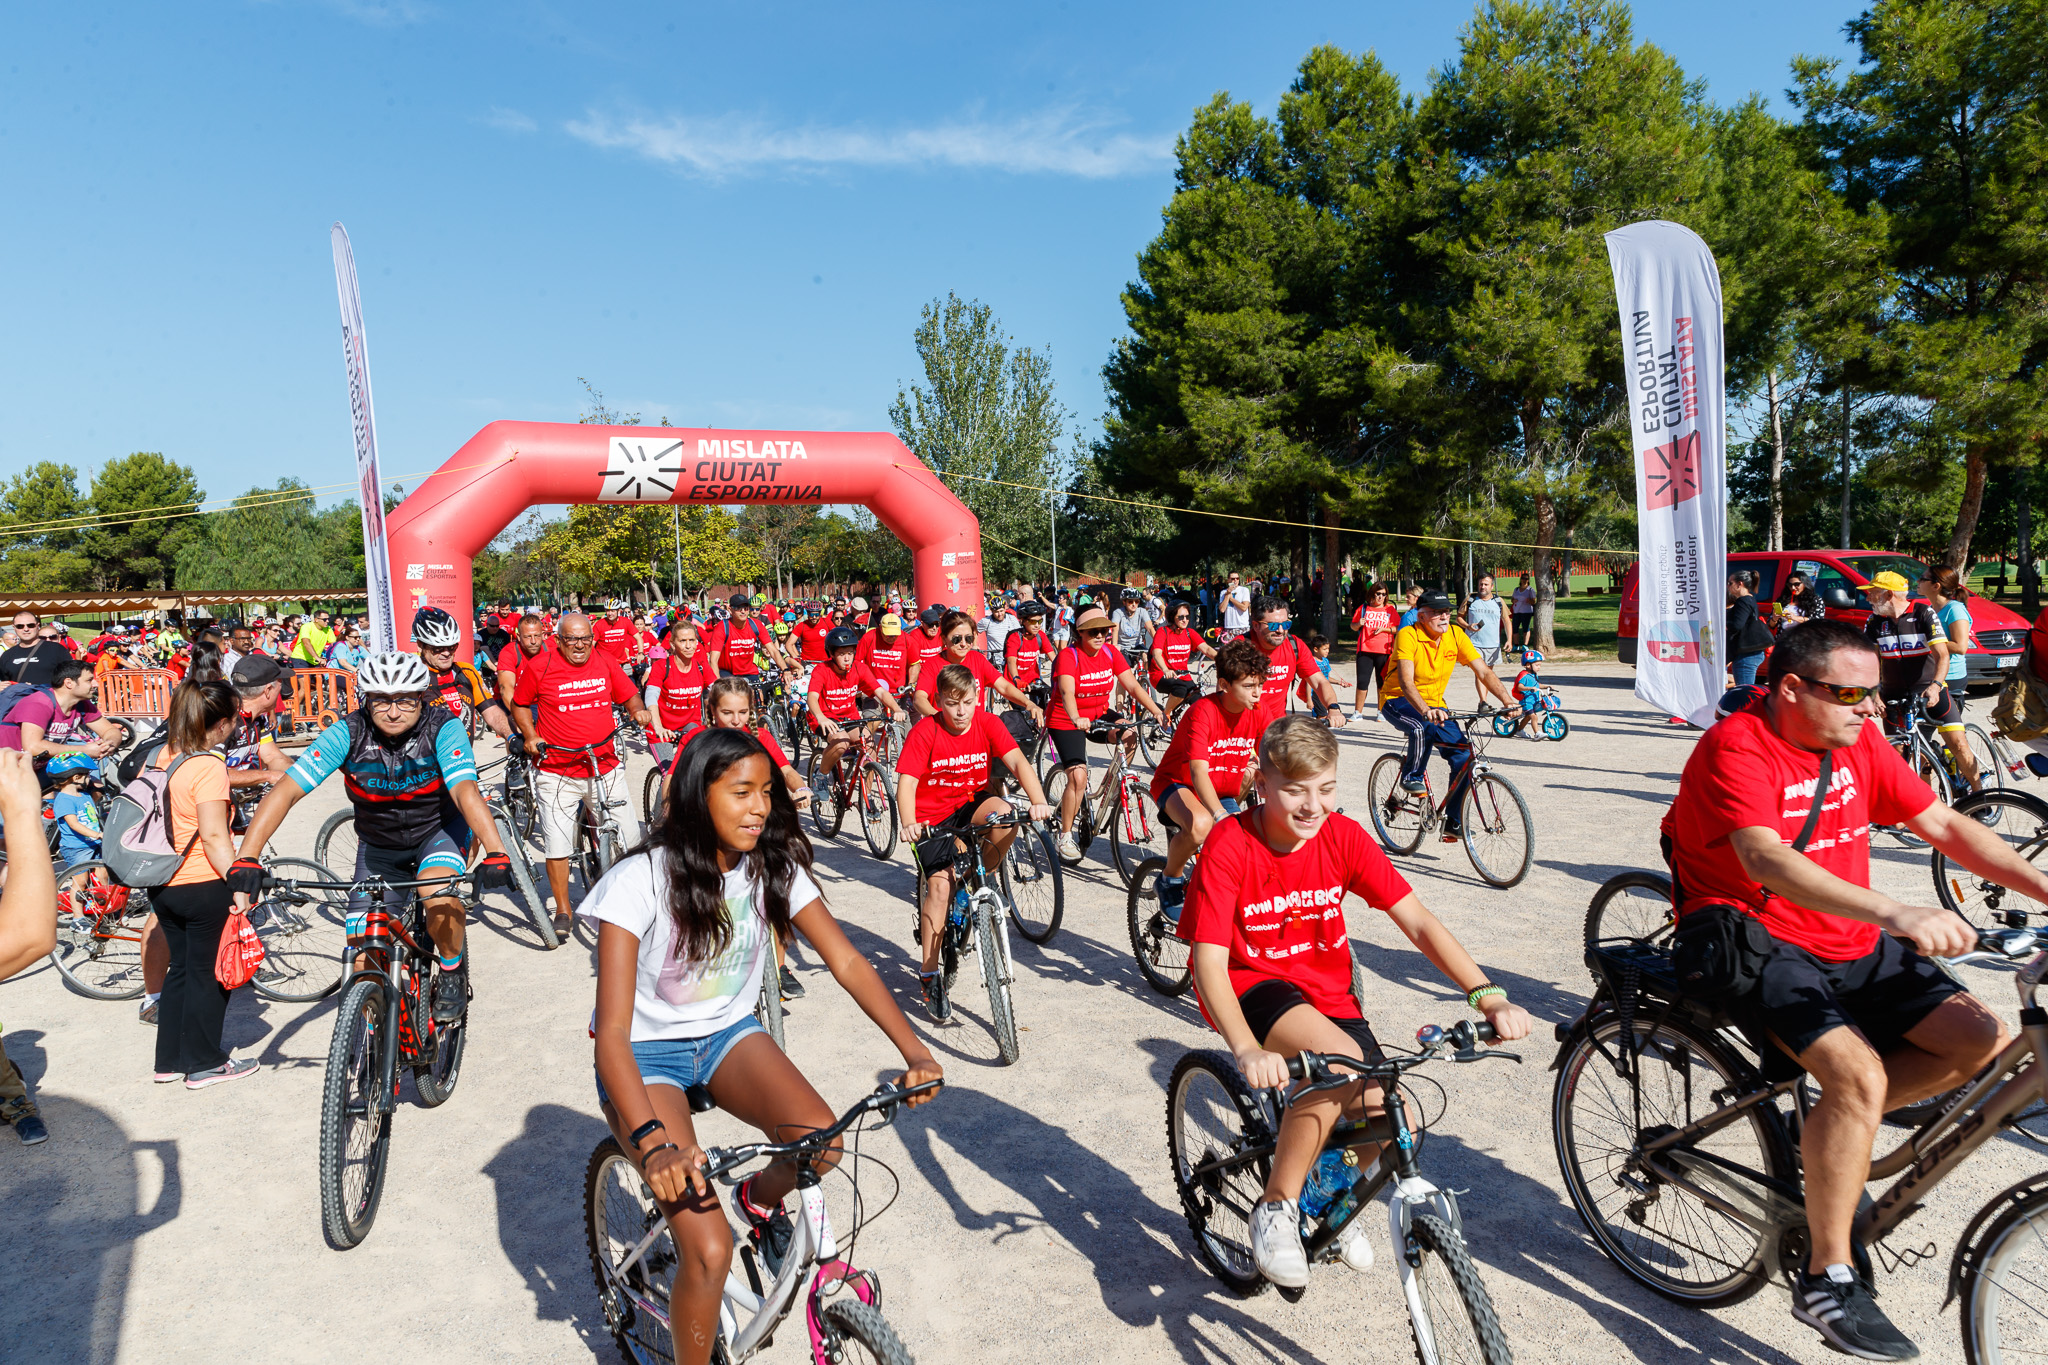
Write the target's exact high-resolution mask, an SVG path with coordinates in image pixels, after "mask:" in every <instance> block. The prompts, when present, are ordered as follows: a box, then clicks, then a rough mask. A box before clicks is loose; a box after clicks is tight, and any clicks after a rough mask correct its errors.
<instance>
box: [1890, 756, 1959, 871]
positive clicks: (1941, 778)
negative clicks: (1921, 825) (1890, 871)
mask: <svg viewBox="0 0 2048 1365" xmlns="http://www.w3.org/2000/svg"><path fill="white" fill-rule="evenodd" d="M1939 748H1940V746H1939V745H1938V744H1935V743H1933V742H1931V741H1929V740H1928V738H1927V737H1926V736H1925V735H1922V734H1919V733H1917V732H1916V733H1914V734H1913V735H1912V736H1911V738H1910V739H1909V740H1908V741H1907V743H1906V745H1905V748H1904V749H1903V751H1902V752H1901V754H1900V756H1901V757H1902V758H1904V759H1905V760H1906V766H1907V767H1909V768H1911V769H1912V770H1913V778H1914V780H1915V781H1917V782H1918V783H1919V784H1920V785H1921V786H1923V787H1925V788H1927V791H1928V794H1929V795H1930V796H1932V797H1933V798H1934V799H1935V800H1937V801H1939V802H1941V803H1942V804H1943V805H1944V806H1947V805H1953V804H1954V802H1955V797H1956V793H1955V791H1954V789H1953V788H1952V787H1951V786H1950V784H1949V768H1948V761H1947V758H1946V756H1945V755H1943V754H1941V753H1939V752H1937V750H1938V749H1939ZM1875 828H1877V827H1875V826H1873V829H1875ZM1883 829H1884V831H1885V833H1887V834H1889V835H1891V836H1892V838H1894V839H1897V840H1898V841H1899V842H1900V843H1901V844H1904V845H1905V846H1906V847H1907V848H1926V847H1927V841H1926V840H1925V839H1922V838H1921V837H1920V836H1919V835H1917V834H1915V833H1914V832H1913V831H1912V830H1910V829H1908V828H1907V827H1906V826H1904V825H1886V826H1883Z"/></svg>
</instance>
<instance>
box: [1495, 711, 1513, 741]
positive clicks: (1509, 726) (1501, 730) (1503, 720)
mask: <svg viewBox="0 0 2048 1365" xmlns="http://www.w3.org/2000/svg"><path fill="white" fill-rule="evenodd" d="M1514 732H1515V715H1514V712H1512V711H1496V712H1494V713H1493V733H1494V735H1495V737H1497V738H1499V739H1506V738H1507V737H1508V736H1509V735H1512V734H1513V733H1514Z"/></svg>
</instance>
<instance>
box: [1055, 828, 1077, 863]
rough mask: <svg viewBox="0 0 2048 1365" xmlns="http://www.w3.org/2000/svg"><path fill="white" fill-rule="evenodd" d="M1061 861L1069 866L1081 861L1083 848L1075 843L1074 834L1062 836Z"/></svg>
mask: <svg viewBox="0 0 2048 1365" xmlns="http://www.w3.org/2000/svg"><path fill="white" fill-rule="evenodd" d="M1060 861H1061V862H1063V863H1066V864H1068V865H1069V866H1071V865H1073V864H1075V863H1078V862H1080V861H1081V846H1080V845H1079V844H1077V843H1075V842H1074V836H1073V834H1072V833H1067V834H1062V835H1061V836H1060Z"/></svg>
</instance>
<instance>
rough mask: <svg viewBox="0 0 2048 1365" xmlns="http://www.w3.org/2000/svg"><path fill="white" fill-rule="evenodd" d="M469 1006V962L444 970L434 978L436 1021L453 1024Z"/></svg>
mask: <svg viewBox="0 0 2048 1365" xmlns="http://www.w3.org/2000/svg"><path fill="white" fill-rule="evenodd" d="M468 1008H469V964H468V963H467V962H465V963H463V964H462V965H461V966H460V967H457V968H456V969H455V970H454V971H452V972H451V971H447V970H445V969H444V970H443V971H442V972H441V973H440V974H439V975H437V976H436V977H435V978H434V1022H435V1023H437V1024H453V1023H456V1022H458V1021H460V1020H461V1018H462V1012H463V1011H464V1010H466V1009H468Z"/></svg>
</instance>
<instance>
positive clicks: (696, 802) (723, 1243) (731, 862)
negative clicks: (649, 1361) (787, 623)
mask: <svg viewBox="0 0 2048 1365" xmlns="http://www.w3.org/2000/svg"><path fill="white" fill-rule="evenodd" d="M810 866H811V846H810V841H809V840H807V839H806V838H805V837H804V833H803V829H802V827H801V826H800V825H799V824H798V823H797V812H796V806H795V804H794V803H793V802H792V801H791V800H790V796H789V792H788V790H787V789H786V788H785V787H784V786H783V783H782V778H781V775H780V774H778V773H777V772H776V771H775V768H774V765H773V764H772V763H771V762H770V761H769V759H768V755H767V753H766V752H765V751H764V750H763V749H762V747H761V744H760V742H759V741H758V740H756V739H755V738H754V737H753V736H752V735H749V734H747V733H746V732H745V731H743V730H713V731H711V732H710V733H708V734H706V735H703V736H702V737H700V738H698V739H697V740H695V741H694V742H693V743H691V744H690V745H689V747H687V748H686V749H684V750H683V752H682V754H681V756H680V758H679V759H678V762H677V769H676V774H675V777H674V779H673V785H672V786H671V788H670V793H669V802H668V807H667V810H666V812H665V814H664V815H663V817H662V819H661V822H660V823H659V824H658V825H656V826H655V828H654V830H653V832H652V834H651V835H650V837H649V840H648V846H647V848H646V850H645V851H643V852H640V853H636V854H634V855H632V856H630V857H628V858H625V859H624V860H622V861H621V862H620V863H619V864H618V865H617V866H615V867H613V868H612V870H611V871H610V872H608V873H606V874H605V877H604V879H603V880H602V881H600V882H598V884H597V885H596V886H595V887H593V888H591V892H590V895H589V896H588V897H587V898H586V899H585V900H584V902H583V904H582V906H581V907H580V908H579V910H578V913H580V914H583V915H587V916H589V917H590V918H592V919H594V920H596V921H597V922H598V940H597V1017H596V1021H595V1023H594V1025H593V1032H594V1034H595V1036H596V1039H597V1049H596V1051H597V1082H598V1084H597V1093H598V1101H599V1103H600V1104H601V1105H603V1107H604V1116H605V1121H606V1122H607V1123H609V1124H611V1127H612V1132H613V1133H614V1134H615V1135H617V1137H618V1139H619V1142H620V1144H621V1145H622V1146H623V1147H624V1148H625V1149H626V1151H627V1152H628V1153H629V1154H631V1155H632V1156H633V1157H634V1159H635V1160H636V1161H637V1162H639V1163H640V1167H641V1172H642V1174H644V1175H645V1176H646V1178H647V1183H648V1185H649V1187H650V1188H652V1190H653V1191H654V1195H655V1198H656V1199H657V1200H659V1201H660V1203H661V1208H662V1212H663V1213H665V1214H666V1215H667V1216H668V1220H669V1226H670V1227H671V1228H672V1229H673V1230H674V1233H675V1242H676V1250H677V1253H678V1258H679V1264H678V1266H677V1269H676V1277H675V1284H674V1286H673V1289H672V1292H671V1300H670V1323H671V1324H672V1326H673V1329H674V1334H675V1360H676V1362H677V1365H703V1363H704V1362H705V1361H707V1360H709V1359H710V1355H711V1347H712V1343H713V1342H714V1341H715V1340H716V1339H717V1336H718V1305H719V1297H720V1289H721V1287H722V1286H723V1285H724V1283H725V1275H726V1270H727V1268H728V1267H729V1266H730V1264H731V1262H732V1234H731V1232H730V1230H729V1225H728V1224H727V1222H726V1218H725V1214H724V1212H723V1211H722V1210H721V1209H720V1208H719V1204H718V1197H717V1195H716V1194H715V1193H714V1192H713V1191H712V1189H711V1186H710V1184H709V1182H707V1181H706V1180H705V1179H704V1177H703V1175H702V1173H701V1168H702V1166H703V1165H704V1162H705V1155H704V1149H703V1147H702V1146H700V1145H699V1143H698V1141H697V1133H696V1128H695V1127H694V1125H693V1124H692V1122H691V1119H690V1103H689V1099H688V1097H687V1096H686V1094H685V1092H686V1091H687V1090H688V1089H689V1088H690V1087H691V1086H695V1085H702V1086H705V1087H706V1088H708V1089H709V1090H710V1092H711V1096H712V1098H713V1099H714V1100H716V1101H717V1102H718V1107H719V1108H721V1109H724V1110H726V1111H727V1112H728V1113H730V1114H733V1115H734V1116H735V1117H737V1118H739V1119H742V1120H744V1121H745V1122H747V1123H750V1124H753V1125H754V1126H755V1127H757V1128H759V1129H760V1130H761V1131H762V1132H763V1133H765V1134H767V1135H768V1137H769V1140H770V1141H787V1140H788V1139H789V1138H791V1137H793V1136H795V1135H797V1134H800V1133H803V1132H806V1131H812V1130H815V1129H819V1128H825V1127H829V1126H830V1125H831V1123H832V1121H833V1117H834V1116H833V1113H832V1110H831V1109H829V1108H828V1107H826V1104H825V1101H824V1100H822V1099H821V1098H819V1096H818V1092H817V1091H816V1090H814V1089H812V1088H811V1084H810V1082H809V1081H807V1080H805V1079H804V1077H803V1073H801V1072H799V1071H798V1070H797V1069H796V1067H795V1066H794V1065H792V1064H791V1062H790V1060H789V1058H788V1057H786V1056H784V1055H783V1052H782V1050H781V1049H780V1048H778V1047H776V1046H775V1043H774V1041H773V1040H772V1039H770V1038H769V1037H768V1034H767V1032H766V1031H765V1030H764V1029H762V1027H761V1026H760V1024H758V1023H756V1022H755V1020H754V1016H753V1013H752V1010H753V1007H754V1001H755V999H756V997H757V995H758V992H759V989H760V982H761V971H762V963H763V960H764V958H765V957H766V956H767V953H768V950H769V935H770V934H771V933H772V934H775V935H778V936H780V935H783V934H787V933H788V932H789V931H790V929H791V927H792V926H794V927H795V928H796V929H797V930H799V931H801V932H802V934H803V936H804V938H805V939H806V940H807V941H809V943H810V945H811V947H812V948H813V950H815V951H816V952H817V954H818V956H819V958H820V959H821V960H823V962H824V963H825V965H826V966H827V967H829V968H830V969H831V972H832V975H833V977H834V978H836V979H837V980H838V982H839V984H840V985H842V986H844V987H845V988H846V991H847V993H848V994H849V995H851V996H853V998H854V1001H855V1002H856V1003H857V1004H859V1006H860V1007H861V1009H862V1010H863V1011H864V1012H865V1013H866V1014H867V1016H868V1018H870V1019H872V1020H874V1021H875V1024H876V1026H877V1027H879V1028H880V1029H881V1030H882V1032H883V1033H885V1034H887V1035H888V1037H889V1041H890V1042H892V1043H894V1044H895V1045H896V1047H897V1050H898V1051H900V1052H901V1053H902V1054H903V1061H904V1065H905V1066H906V1067H907V1068H908V1069H907V1070H906V1071H905V1073H904V1075H903V1079H902V1084H904V1085H906V1086H914V1085H922V1084H923V1083H925V1082H926V1081H934V1080H938V1079H940V1076H941V1073H940V1070H939V1064H938V1063H937V1062H935V1061H933V1060H932V1055H931V1053H930V1052H929V1051H927V1050H926V1048H925V1046H924V1044H923V1043H922V1042H921V1041H920V1040H919V1039H918V1036H917V1034H916V1033H914V1032H913V1031H912V1030H911V1027H910V1023H909V1021H908V1020H906V1019H905V1018H904V1017H903V1011H902V1010H900V1009H898V1008H897V1006H896V1001H895V998H894V997H893V996H891V995H890V994H889V990H888V988H887V987H886V986H884V985H883V984H882V979H881V978H880V977H879V976H877V975H876V974H875V969H874V968H873V967H872V966H870V965H869V964H868V960H867V959H866V958H864V957H862V956H861V955H860V953H859V952H858V951H856V950H855V949H854V947H853V945H852V944H851V943H849V942H847V939H846V934H845V932H844V931H842V930H841V929H840V927H839V925H838V922H837V921H835V920H834V919H833V918H832V913H831V911H829V910H828V909H826V907H825V901H824V898H823V897H821V896H820V895H819V894H818V887H817V883H816V882H814V881H812V880H811V875H810ZM929 1098H930V1095H924V1096H920V1097H919V1098H917V1099H914V1100H910V1101H907V1103H910V1104H913V1105H915V1104H919V1103H922V1102H923V1101H924V1100H926V1099H929ZM838 1150H839V1146H838V1144H837V1143H834V1144H833V1148H832V1152H831V1153H830V1154H829V1155H827V1156H825V1157H821V1158H819V1165H820V1166H821V1167H822V1166H826V1165H830V1164H832V1163H833V1162H835V1161H836V1160H837V1156H838ZM796 1177H797V1171H796V1167H795V1165H794V1164H792V1163H778V1164H776V1165H773V1166H770V1167H769V1168H768V1169H766V1170H764V1171H762V1172H760V1173H759V1174H757V1175H754V1176H751V1177H749V1178H748V1179H747V1180H746V1181H744V1182H743V1183H742V1184H741V1185H740V1187H739V1189H738V1191H737V1196H738V1201H737V1202H738V1205H739V1209H740V1213H741V1216H742V1217H743V1218H744V1219H745V1221H746V1223H747V1224H748V1226H749V1227H750V1228H751V1229H752V1233H751V1237H750V1240H751V1241H752V1242H753V1244H754V1246H755V1248H756V1250H757V1252H758V1253H759V1254H760V1255H761V1257H762V1259H763V1260H764V1261H765V1262H766V1263H767V1265H768V1267H769V1273H770V1274H774V1273H775V1272H776V1271H777V1270H778V1269H779V1268H780V1266H781V1263H782V1257H783V1255H784V1254H785V1253H786V1252H787V1250H788V1248H789V1245H790V1240H791V1238H792V1236H793V1234H794V1231H795V1229H794V1227H793V1225H792V1224H791V1222H790V1218H789V1215H788V1213H787V1212H786V1211H784V1209H783V1207H782V1201H783V1199H784V1197H786V1196H787V1195H788V1194H789V1192H790V1191H791V1190H793V1189H795V1188H796Z"/></svg>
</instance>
